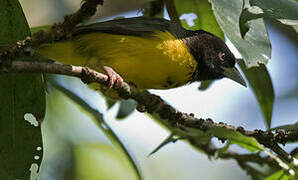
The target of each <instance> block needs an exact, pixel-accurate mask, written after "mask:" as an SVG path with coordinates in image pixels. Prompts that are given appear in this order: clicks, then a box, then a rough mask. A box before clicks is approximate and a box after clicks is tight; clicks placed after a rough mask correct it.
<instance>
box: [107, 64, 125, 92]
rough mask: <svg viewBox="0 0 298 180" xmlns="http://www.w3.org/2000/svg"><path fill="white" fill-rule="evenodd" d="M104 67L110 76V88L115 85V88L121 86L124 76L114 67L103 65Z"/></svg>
mask: <svg viewBox="0 0 298 180" xmlns="http://www.w3.org/2000/svg"><path fill="white" fill-rule="evenodd" d="M103 69H104V70H105V72H106V73H107V75H108V77H109V85H108V87H109V88H112V87H115V88H120V87H121V86H122V84H123V78H122V77H121V76H120V75H119V74H118V73H116V72H115V71H114V70H113V69H112V68H110V67H108V66H103Z"/></svg>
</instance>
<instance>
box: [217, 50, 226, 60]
mask: <svg viewBox="0 0 298 180" xmlns="http://www.w3.org/2000/svg"><path fill="white" fill-rule="evenodd" d="M218 57H219V60H220V61H221V62H223V61H224V60H225V59H224V57H225V53H222V52H220V53H219V54H218Z"/></svg>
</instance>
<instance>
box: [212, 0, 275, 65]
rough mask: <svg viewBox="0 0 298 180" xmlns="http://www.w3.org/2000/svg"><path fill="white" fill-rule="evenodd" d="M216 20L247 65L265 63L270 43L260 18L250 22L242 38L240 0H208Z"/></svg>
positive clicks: (269, 54)
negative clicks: (248, 28) (248, 29)
mask: <svg viewBox="0 0 298 180" xmlns="http://www.w3.org/2000/svg"><path fill="white" fill-rule="evenodd" d="M209 1H210V2H211V3H212V7H213V11H214V14H215V17H216V19H217V22H218V23H219V25H220V27H221V29H222V30H223V31H224V33H225V34H226V36H227V37H228V38H229V39H230V40H231V42H232V43H233V44H234V45H235V47H236V48H237V49H238V51H239V52H240V53H241V55H242V58H243V59H244V61H245V64H246V65H247V66H248V67H253V66H258V65H259V64H260V63H261V64H265V63H267V61H268V59H270V57H271V44H270V41H269V38H268V35H267V32H266V27H265V25H264V22H263V20H262V19H257V20H255V21H253V22H251V26H250V27H251V28H250V31H248V32H247V34H246V36H245V39H242V37H241V34H240V29H239V17H240V14H241V11H242V1H240V0H209Z"/></svg>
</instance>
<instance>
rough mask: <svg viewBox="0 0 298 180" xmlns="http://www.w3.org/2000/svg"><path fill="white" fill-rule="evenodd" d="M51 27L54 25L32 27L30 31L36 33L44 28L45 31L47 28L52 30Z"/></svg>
mask: <svg viewBox="0 0 298 180" xmlns="http://www.w3.org/2000/svg"><path fill="white" fill-rule="evenodd" d="M51 27H52V26H50V25H45V26H37V27H32V28H30V31H31V33H32V34H34V33H36V32H38V31H40V30H44V31H46V30H50V28H51Z"/></svg>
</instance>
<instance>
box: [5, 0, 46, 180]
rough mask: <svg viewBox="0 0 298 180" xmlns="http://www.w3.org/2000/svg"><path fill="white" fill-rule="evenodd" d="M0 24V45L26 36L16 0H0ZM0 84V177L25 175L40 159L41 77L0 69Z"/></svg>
mask: <svg viewBox="0 0 298 180" xmlns="http://www.w3.org/2000/svg"><path fill="white" fill-rule="evenodd" d="M0 27H1V28H0V44H1V45H3V44H9V43H15V42H16V41H17V40H22V39H25V38H26V37H27V36H30V29H29V26H28V23H27V21H26V18H25V16H24V13H23V11H22V8H21V6H20V4H19V2H18V1H17V0H1V1H0ZM0 84H1V85H0V95H1V100H0V132H1V133H0V141H1V145H0V152H1V153H0V162H1V163H0V177H1V179H29V178H30V170H31V165H32V164H33V163H35V164H36V165H37V166H39V165H40V163H41V159H42V150H43V148H42V147H43V146H42V137H41V129H40V125H39V123H40V122H41V121H42V120H43V118H44V113H45V94H44V93H45V92H44V88H43V82H42V77H41V75H40V74H37V75H33V74H3V73H0ZM36 170H38V169H36Z"/></svg>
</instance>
